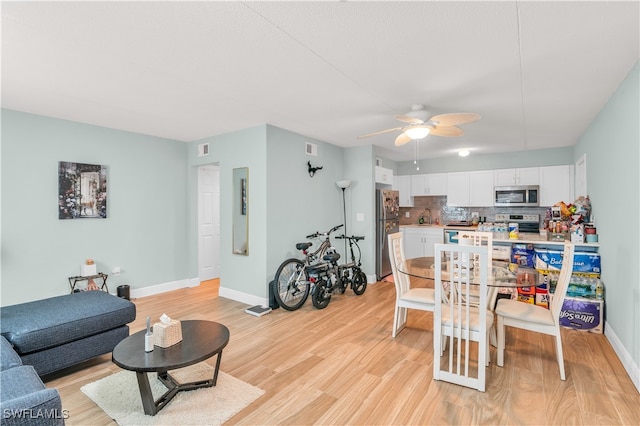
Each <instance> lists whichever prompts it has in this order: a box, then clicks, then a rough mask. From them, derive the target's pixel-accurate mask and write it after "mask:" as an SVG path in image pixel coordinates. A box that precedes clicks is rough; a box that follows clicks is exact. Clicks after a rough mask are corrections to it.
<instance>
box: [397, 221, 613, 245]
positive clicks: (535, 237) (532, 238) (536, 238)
mask: <svg viewBox="0 0 640 426" xmlns="http://www.w3.org/2000/svg"><path fill="white" fill-rule="evenodd" d="M402 228H427V229H429V228H432V229H433V228H435V229H458V230H461V231H470V232H474V231H476V230H477V229H478V227H477V226H451V225H435V224H431V225H428V224H424V225H419V224H415V225H400V229H402ZM513 243H516V244H535V245H545V246H553V247H560V246H562V245H564V241H549V240H547V239H546V238H545V237H542V236H541V235H540V234H532V233H525V232H521V233H520V236H519V238H518V239H517V240H515V239H509V238H506V239H499V238H494V239H493V244H497V245H506V244H513ZM576 246H577V247H593V248H597V247H600V243H576Z"/></svg>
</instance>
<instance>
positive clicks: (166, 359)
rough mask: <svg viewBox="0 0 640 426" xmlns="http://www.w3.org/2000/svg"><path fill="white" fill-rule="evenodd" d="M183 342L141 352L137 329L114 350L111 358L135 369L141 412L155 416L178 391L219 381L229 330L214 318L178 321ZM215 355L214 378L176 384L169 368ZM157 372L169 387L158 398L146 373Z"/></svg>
mask: <svg viewBox="0 0 640 426" xmlns="http://www.w3.org/2000/svg"><path fill="white" fill-rule="evenodd" d="M180 324H181V326H182V341H181V342H179V343H176V344H175V345H173V346H169V347H168V348H161V347H158V346H155V347H154V349H153V351H151V352H145V351H144V335H145V333H146V330H142V331H139V332H137V333H135V334H132V335H131V336H129V337H127V338H126V339H124V340H122V341H121V342H120V343H118V345H117V346H116V347H115V348H114V349H113V352H112V355H111V359H112V360H113V362H114V363H115V364H116V365H117V366H118V367H121V368H124V369H125V370H130V371H135V372H136V377H137V379H138V387H139V388H140V397H141V398H142V406H143V408H144V413H145V414H147V415H151V416H154V415H156V414H157V413H158V411H160V410H161V409H162V408H163V407H164V406H165V405H167V403H169V401H171V399H172V398H173V397H174V396H175V395H176V394H177V393H178V392H181V391H188V390H193V389H198V388H203V387H212V386H215V385H216V382H217V380H218V371H219V370H220V360H221V358H222V350H223V349H224V348H225V346H227V343H229V329H228V328H227V327H225V326H224V325H222V324H218V323H217V322H213V321H202V320H190V321H181V323H180ZM216 354H218V359H217V361H216V367H215V370H214V373H213V378H211V379H210V380H201V381H198V382H191V383H177V382H176V381H175V380H174V379H173V378H172V377H171V375H169V373H168V372H169V371H170V370H176V369H178V368H182V367H187V366H189V365H192V364H196V363H198V362H201V361H204V360H205V359H208V358H211V357H212V356H213V355H216ZM149 372H156V373H158V379H159V380H160V381H161V382H162V383H163V384H164V385H165V386H166V387H167V388H168V389H169V390H168V391H167V392H165V394H164V395H162V396H161V397H160V398H159V399H158V400H157V401H156V400H154V399H153V394H152V393H151V386H150V385H149V378H148V377H147V373H149Z"/></svg>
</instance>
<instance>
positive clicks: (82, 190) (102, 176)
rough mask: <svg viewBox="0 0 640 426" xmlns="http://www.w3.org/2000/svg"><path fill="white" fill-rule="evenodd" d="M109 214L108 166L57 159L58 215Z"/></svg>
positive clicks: (86, 216)
mask: <svg viewBox="0 0 640 426" xmlns="http://www.w3.org/2000/svg"><path fill="white" fill-rule="evenodd" d="M106 217H107V166H103V165H99V164H82V163H70V162H66V161H60V162H59V163H58V218H59V219H82V218H99V219H105V218H106Z"/></svg>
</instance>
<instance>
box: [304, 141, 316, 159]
mask: <svg viewBox="0 0 640 426" xmlns="http://www.w3.org/2000/svg"><path fill="white" fill-rule="evenodd" d="M304 152H305V153H306V154H307V155H313V156H314V157H317V156H318V145H316V144H314V143H311V142H306V143H305V147H304Z"/></svg>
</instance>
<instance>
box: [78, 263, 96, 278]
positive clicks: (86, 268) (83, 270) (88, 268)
mask: <svg viewBox="0 0 640 426" xmlns="http://www.w3.org/2000/svg"><path fill="white" fill-rule="evenodd" d="M80 275H82V276H83V277H90V276H92V275H98V269H97V268H96V264H95V263H94V264H93V265H80Z"/></svg>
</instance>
